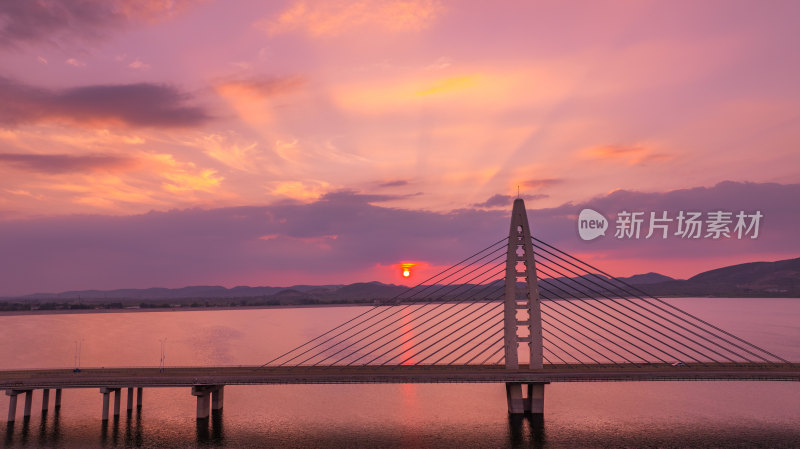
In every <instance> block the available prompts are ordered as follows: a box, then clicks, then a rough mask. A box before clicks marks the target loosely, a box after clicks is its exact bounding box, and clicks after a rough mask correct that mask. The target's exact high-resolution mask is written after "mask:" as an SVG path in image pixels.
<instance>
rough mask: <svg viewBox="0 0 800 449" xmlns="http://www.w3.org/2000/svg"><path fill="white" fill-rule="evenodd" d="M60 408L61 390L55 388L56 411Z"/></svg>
mask: <svg viewBox="0 0 800 449" xmlns="http://www.w3.org/2000/svg"><path fill="white" fill-rule="evenodd" d="M60 408H61V389H60V388H56V410H58V409H60Z"/></svg>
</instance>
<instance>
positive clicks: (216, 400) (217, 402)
mask: <svg viewBox="0 0 800 449" xmlns="http://www.w3.org/2000/svg"><path fill="white" fill-rule="evenodd" d="M224 398H225V385H220V386H218V387H217V389H216V390H212V391H211V410H222V404H223V401H224Z"/></svg>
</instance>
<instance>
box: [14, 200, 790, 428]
mask: <svg viewBox="0 0 800 449" xmlns="http://www.w3.org/2000/svg"><path fill="white" fill-rule="evenodd" d="M644 380H784V381H800V366H798V365H797V364H793V363H790V362H789V361H787V360H785V359H783V358H781V357H780V356H778V355H776V354H774V353H772V352H770V351H769V350H767V349H764V348H761V347H758V346H756V345H755V344H752V343H750V342H748V341H746V340H744V339H742V338H740V337H737V336H736V335H733V334H731V333H729V332H727V331H725V330H723V329H721V328H719V327H717V326H715V325H714V324H712V323H710V322H708V321H706V320H704V319H702V318H700V317H697V316H694V315H692V314H690V313H688V312H686V311H683V310H681V309H679V308H677V307H675V306H674V305H672V304H670V303H669V302H667V301H664V300H661V299H659V298H656V297H653V296H650V295H648V294H647V293H645V292H644V291H642V290H640V289H639V288H637V287H635V286H632V285H628V284H626V283H625V282H622V281H620V280H618V279H616V278H614V277H613V276H611V275H610V274H608V273H606V272H604V271H602V270H600V269H599V268H597V267H594V266H592V265H590V264H588V263H586V262H585V261H582V260H580V259H578V258H576V257H574V256H572V255H570V254H568V253H566V252H564V251H562V250H559V249H557V248H555V247H554V246H552V245H550V244H548V243H546V242H544V241H542V240H540V239H538V238H535V237H532V236H531V232H530V227H529V225H528V219H527V214H526V211H525V206H524V202H523V201H522V200H521V199H517V200H516V201H515V202H514V208H513V211H512V219H511V225H510V231H509V235H508V236H507V237H503V238H501V239H498V240H496V241H495V242H494V243H492V244H491V245H489V246H487V247H485V248H483V249H481V250H480V251H478V252H476V253H474V254H472V255H471V256H469V257H467V258H465V259H463V260H461V261H459V262H458V263H456V264H454V265H453V266H451V267H448V268H447V269H445V270H442V271H441V272H439V273H437V274H436V275H434V276H432V277H430V278H429V279H426V280H425V281H423V282H422V283H420V284H419V285H417V286H415V287H411V288H409V289H408V290H406V291H404V292H403V293H401V294H400V295H398V296H396V297H394V298H391V299H388V300H384V301H381V302H380V303H378V304H375V305H374V306H372V307H369V308H368V309H367V310H365V311H363V312H361V313H359V314H358V315H356V316H355V317H353V318H351V319H349V320H347V321H345V322H343V323H339V324H338V325H336V326H334V327H332V328H331V329H329V330H327V331H326V332H324V333H322V334H320V335H318V336H316V337H315V338H312V339H310V340H308V341H307V342H305V343H303V344H302V345H299V346H297V347H295V348H293V349H291V350H290V351H287V352H285V353H283V354H281V355H279V356H277V357H275V358H273V359H271V360H269V361H267V362H266V363H264V364H263V365H261V366H247V367H181V368H168V369H161V368H108V369H84V370H81V371H80V372H79V373H76V372H73V371H72V370H23V371H0V388H1V389H5V390H6V394H7V395H9V396H10V402H9V421H13V420H14V419H15V415H16V402H17V396H18V395H19V394H22V393H24V394H25V416H29V415H30V410H31V402H32V399H31V398H32V393H33V390H35V389H42V390H43V391H44V393H43V401H42V404H43V409H46V407H47V406H48V404H49V391H50V390H51V389H55V390H56V407H59V406H60V397H61V389H63V388H89V387H97V388H100V391H101V393H102V394H103V419H104V420H105V419H108V416H109V401H110V398H109V397H110V394H111V393H114V415H115V416H117V415H119V410H120V403H121V399H120V395H121V390H122V389H123V388H127V389H128V391H127V393H128V397H127V399H128V400H127V409H128V410H129V411H130V410H131V409H132V407H133V401H134V399H133V392H134V389H135V390H136V391H137V399H136V403H137V407H141V403H142V389H143V388H144V387H191V388H192V394H193V395H195V396H197V417H198V419H205V418H207V417H208V416H209V408H212V409H221V408H222V404H223V391H224V386H225V385H254V384H288V383H294V384H296V383H323V384H328V383H436V382H497V383H505V384H506V392H507V401H508V410H509V413H512V414H517V413H526V412H529V413H543V411H544V388H545V385H546V384H547V383H550V382H588V381H644Z"/></svg>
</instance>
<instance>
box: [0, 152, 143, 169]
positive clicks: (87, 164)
mask: <svg viewBox="0 0 800 449" xmlns="http://www.w3.org/2000/svg"><path fill="white" fill-rule="evenodd" d="M132 164H135V160H133V159H131V158H128V157H125V156H112V155H103V154H92V155H84V156H79V155H71V154H14V153H0V165H6V166H11V167H13V168H17V169H20V170H26V171H32V172H36V173H70V172H87V171H94V170H112V171H115V170H118V169H122V168H125V167H130V166H131V165H132Z"/></svg>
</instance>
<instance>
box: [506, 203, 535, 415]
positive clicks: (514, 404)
mask: <svg viewBox="0 0 800 449" xmlns="http://www.w3.org/2000/svg"><path fill="white" fill-rule="evenodd" d="M504 326H505V356H506V359H505V360H506V369H509V370H519V369H520V363H519V359H520V357H519V356H520V343H523V345H522V346H524V347H527V348H528V351H527V352H528V357H526V358H527V359H528V360H529V362H528V366H527V368H528V369H530V370H537V369H542V314H541V306H540V302H539V285H538V282H537V278H536V262H535V260H534V258H533V243H532V241H531V230H530V227H529V226H528V214H527V212H526V211H525V202H524V201H523V200H522V199H521V198H517V199H516V200H514V208H513V209H512V211H511V228H510V230H509V234H508V254H507V255H506V284H505V315H504ZM524 368H525V366H524V365H523V366H522V369H524ZM522 386H523V384H522V383H519V382H508V383H506V395H507V399H508V412H509V413H511V414H518V413H536V414H541V413H544V383H529V384H526V387H527V395H526V396H523V391H522Z"/></svg>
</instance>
